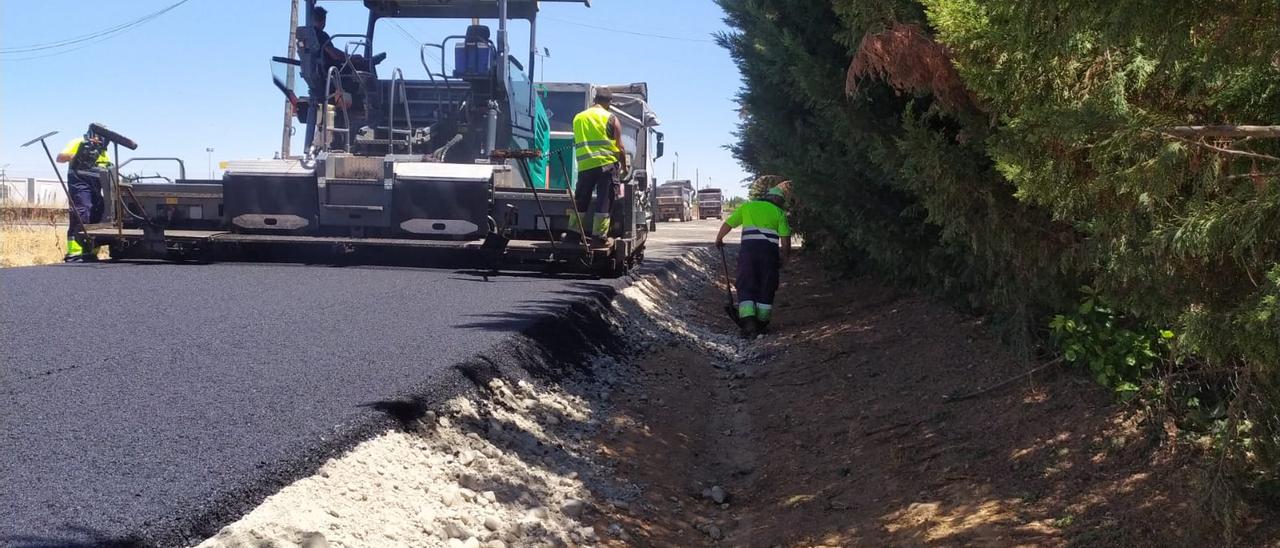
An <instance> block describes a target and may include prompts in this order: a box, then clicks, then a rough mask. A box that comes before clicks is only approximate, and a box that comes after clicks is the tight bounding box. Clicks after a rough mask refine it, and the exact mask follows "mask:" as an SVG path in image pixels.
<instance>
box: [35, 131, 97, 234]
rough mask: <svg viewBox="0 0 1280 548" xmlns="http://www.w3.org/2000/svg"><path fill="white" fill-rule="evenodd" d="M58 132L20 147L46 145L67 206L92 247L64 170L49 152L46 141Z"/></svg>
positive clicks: (46, 150)
mask: <svg viewBox="0 0 1280 548" xmlns="http://www.w3.org/2000/svg"><path fill="white" fill-rule="evenodd" d="M57 133H58V132H56V131H50V132H49V133H46V134H44V135H41V136H39V137H36V138H35V139H32V140H30V141H27V142H25V143H22V147H20V148H24V147H28V146H31V145H34V144H36V143H40V146H42V147H44V155H45V156H48V157H49V165H50V166H52V167H53V174H54V175H56V176H57V177H58V184H59V185H62V192H64V193H65V194H66V195H67V208H68V209H70V210H71V213H73V214H75V216H76V220H78V221H80V223H79V225H80V227H79V228H80V233H81V234H83V235H84V240H85V242H86V244H88V245H89V248H90V249H92V248H93V239H92V238H90V237H89V231H88V229H86V228H85V226H84V217H83V216H81V215H80V210H78V209H76V204H75V202H74V201H73V200H72V199H71V189H70V188H68V187H67V183H66V181H63V180H62V172H61V171H58V163H57V162H55V161H53V153H52V152H49V144H48V143H46V142H45V141H44V140H45V139H48V138H49V137H52V136H54V135H57Z"/></svg>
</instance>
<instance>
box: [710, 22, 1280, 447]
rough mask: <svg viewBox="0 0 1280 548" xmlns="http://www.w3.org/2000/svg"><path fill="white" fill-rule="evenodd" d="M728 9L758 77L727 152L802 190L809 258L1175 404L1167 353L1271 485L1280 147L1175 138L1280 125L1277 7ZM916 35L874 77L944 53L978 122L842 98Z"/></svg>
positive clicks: (867, 90) (742, 63) (919, 73)
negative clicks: (1056, 351) (940, 303)
mask: <svg viewBox="0 0 1280 548" xmlns="http://www.w3.org/2000/svg"><path fill="white" fill-rule="evenodd" d="M719 2H720V4H721V6H722V7H723V8H724V10H725V13H726V22H727V23H728V25H729V27H730V29H731V31H730V32H729V33H726V34H724V35H722V36H720V37H719V42H720V43H721V45H722V46H724V47H725V48H726V49H727V50H728V51H729V53H730V55H731V56H732V57H733V59H734V60H735V62H736V63H737V65H738V67H739V69H740V70H741V72H742V76H743V80H744V87H743V89H742V90H741V92H740V93H739V96H738V100H739V102H740V103H741V105H742V109H743V113H744V119H743V122H742V123H741V125H740V127H739V128H738V132H737V138H738V140H737V142H736V143H735V144H733V145H732V146H731V149H732V151H733V153H734V154H735V156H736V157H737V158H738V159H739V160H740V161H741V162H742V164H743V165H744V166H746V167H747V168H748V169H749V170H750V171H752V172H753V173H756V174H766V173H768V174H778V175H781V176H783V177H786V178H788V179H791V180H792V181H793V187H792V192H793V196H794V197H795V199H796V207H795V208H794V209H793V210H792V213H793V217H794V221H793V223H792V224H793V227H795V228H796V229H797V230H798V231H799V232H801V233H802V234H803V235H804V237H805V242H806V247H809V248H811V249H812V248H816V250H817V252H818V253H817V254H818V255H819V256H821V257H824V258H825V259H826V260H828V261H831V262H832V263H833V265H834V266H837V267H842V268H848V269H857V270H861V271H866V272H871V273H879V274H881V275H883V276H885V277H887V278H890V279H892V280H894V281H897V282H900V283H904V284H910V285H913V286H916V287H920V288H924V289H927V290H931V291H933V292H934V293H936V294H938V295H942V296H945V297H947V298H950V299H952V300H953V301H954V302H957V303H962V304H965V305H968V306H969V307H971V309H973V310H975V311H977V312H980V313H986V314H990V315H991V316H992V317H994V318H995V319H996V320H998V321H999V322H1000V325H1002V326H1003V327H1004V328H1005V332H1006V333H1008V334H1010V335H1011V340H1013V341H1016V342H1022V343H1023V344H1022V347H1023V348H1031V347H1033V346H1034V345H1036V344H1038V342H1041V341H1046V340H1051V339H1052V338H1053V337H1049V335H1054V336H1056V340H1058V341H1059V343H1060V344H1063V345H1065V346H1063V347H1062V348H1063V349H1064V350H1066V349H1071V350H1072V354H1073V355H1074V359H1073V361H1076V362H1078V363H1082V364H1086V365H1088V367H1089V368H1090V371H1091V372H1092V373H1093V374H1094V375H1095V376H1100V380H1102V381H1103V382H1105V383H1107V384H1108V385H1109V386H1113V387H1116V388H1124V389H1125V390H1122V392H1127V393H1131V392H1133V390H1132V388H1133V387H1135V386H1139V385H1143V386H1147V385H1150V386H1154V387H1160V386H1165V387H1166V389H1169V390H1173V389H1174V388H1168V387H1170V386H1172V385H1173V384H1177V383H1172V384H1162V381H1152V380H1151V379H1150V375H1152V374H1155V373H1157V372H1160V373H1164V372H1163V371H1161V370H1162V368H1161V367H1158V366H1154V365H1153V364H1156V363H1158V362H1157V358H1162V357H1165V356H1166V355H1167V356H1168V357H1169V360H1170V363H1176V364H1178V365H1177V374H1178V376H1179V378H1181V379H1184V380H1185V382H1186V383H1193V384H1194V383H1196V382H1199V383H1200V384H1204V385H1211V386H1212V387H1213V389H1212V390H1211V391H1210V392H1212V394H1198V393H1197V394H1192V395H1186V394H1175V395H1177V396H1178V397H1179V398H1182V399H1185V400H1186V401H1188V402H1190V401H1193V400H1194V401H1197V402H1201V401H1212V405H1210V406H1208V407H1211V408H1213V409H1214V412H1213V413H1212V415H1213V416H1214V417H1216V418H1214V419H1213V420H1214V421H1218V422H1219V423H1221V424H1223V425H1225V424H1227V422H1223V421H1228V419H1227V418H1224V417H1220V416H1218V410H1220V409H1221V410H1225V409H1230V410H1231V411H1230V412H1229V413H1228V412H1226V411H1222V413H1225V414H1227V415H1230V419H1229V421H1228V422H1230V423H1231V424H1237V425H1247V428H1246V430H1248V431H1249V432H1250V434H1248V435H1244V434H1241V433H1240V432H1241V430H1240V429H1239V428H1234V427H1232V428H1228V427H1225V426H1223V429H1222V431H1223V432H1224V434H1223V435H1224V436H1225V438H1224V439H1226V440H1227V441H1228V442H1229V443H1228V445H1232V444H1234V446H1235V447H1236V448H1237V449H1239V450H1240V451H1241V452H1242V453H1244V454H1248V455H1249V458H1248V459H1240V462H1252V463H1254V466H1262V467H1266V466H1271V467H1272V468H1276V469H1280V467H1277V466H1274V465H1276V464H1280V441H1277V440H1280V420H1278V419H1276V417H1280V368H1277V367H1276V364H1280V176H1278V175H1280V139H1253V140H1241V139H1195V138H1192V139H1187V138H1175V137H1171V136H1169V135H1168V134H1167V132H1165V131H1162V130H1164V129H1166V128H1169V127H1171V126H1181V125H1213V124H1280V32H1277V31H1276V29H1277V28H1280V0H1239V1H1235V2H1220V1H1215V0H1181V1H1175V2H1171V1H1168V0H1131V1H1127V2H1094V1H1091V0H1060V1H1054V2H1032V1H1027V0H884V1H879V2H866V1H862V0H719ZM903 26H910V27H911V28H915V29H920V32H923V33H924V34H927V35H928V36H927V38H929V39H931V40H932V41H933V42H936V44H929V45H930V46H932V47H930V48H928V52H923V53H922V52H917V53H921V54H920V55H911V54H910V53H912V52H906V53H907V54H901V53H903V52H885V51H878V52H877V55H874V56H863V57H865V58H870V59H879V60H881V61H883V60H886V59H892V60H896V61H901V62H903V63H908V64H910V65H911V66H887V67H886V66H879V67H877V70H880V71H882V72H883V71H893V70H902V71H904V72H903V73H901V74H898V73H893V75H895V76H900V77H899V78H888V77H886V78H885V80H886V81H894V82H898V85H900V86H903V87H904V88H907V87H908V86H905V85H904V84H903V82H915V83H917V84H919V83H921V82H927V81H928V79H927V78H924V76H927V75H928V72H927V71H928V70H931V69H930V66H931V63H933V62H934V61H936V58H937V56H938V55H939V53H938V52H939V51H943V52H945V53H944V54H943V55H947V56H949V60H947V61H948V62H950V63H951V66H953V67H954V69H955V70H954V72H951V71H947V73H946V74H945V75H943V74H941V73H935V75H938V76H940V77H941V76H945V77H946V78H948V79H951V80H954V78H955V77H956V75H957V74H958V77H959V79H960V80H961V81H962V83H963V86H964V88H965V89H966V90H967V92H968V95H969V98H970V99H971V101H970V102H971V103H972V105H973V106H972V107H971V108H955V105H954V103H955V102H954V101H953V102H952V105H951V106H950V107H948V106H947V105H944V104H941V102H939V101H937V100H935V98H934V97H933V96H932V95H931V93H932V91H931V90H934V89H943V88H944V87H945V88H946V89H950V90H954V86H953V85H950V84H953V83H954V82H948V85H947V86H940V85H937V86H932V87H931V86H929V85H916V86H914V87H910V88H909V89H894V88H892V87H890V85H889V84H888V83H886V81H880V80H876V77H874V76H865V73H864V76H863V77H862V78H861V79H860V80H858V81H857V82H856V84H857V85H856V86H852V87H851V88H850V89H853V90H855V91H856V93H854V94H852V95H846V77H847V75H848V74H847V72H846V68H848V67H849V66H850V62H851V60H853V59H859V58H863V57H859V54H860V53H864V51H863V50H862V49H861V48H863V47H879V48H885V47H908V48H909V47H920V46H919V43H920V41H919V40H918V39H915V38H918V37H919V32H917V33H916V34H915V35H912V36H913V37H915V38H913V40H914V41H913V40H898V41H894V40H889V39H881V40H877V38H878V37H884V36H891V35H892V34H893V31H894V29H899V30H900V29H901V28H902V27H903ZM900 36H901V35H900ZM913 44H914V46H913ZM937 45H941V46H943V48H941V49H939V48H938V47H937ZM922 49H923V48H922ZM925 53H927V55H926V54H925ZM913 60H914V61H913ZM912 63H914V64H912ZM873 73H875V72H874V71H873ZM904 75H905V76H904ZM1223 150H1228V151H1235V152H1236V153H1232V152H1223ZM1241 151H1247V152H1248V154H1251V155H1249V156H1246V155H1242V154H1239V152H1241ZM1081 286H1088V287H1090V288H1091V289H1090V291H1089V292H1088V293H1087V294H1084V295H1081V294H1080V293H1079V290H1078V288H1080V287H1081ZM1081 302H1085V303H1089V302H1092V303H1093V304H1092V305H1091V307H1093V308H1091V309H1090V310H1087V311H1082V310H1081V308H1080V305H1079V303H1081ZM1100 303H1105V305H1100ZM1099 309H1101V310H1105V311H1106V312H1102V311H1100V310H1099ZM1067 310H1073V312H1071V313H1061V312H1062V311H1067ZM1045 325H1050V326H1051V327H1050V329H1049V330H1047V331H1046V330H1045V329H1044V328H1043V326H1045ZM1156 325H1158V326H1167V329H1168V330H1169V331H1172V332H1176V333H1177V334H1178V337H1177V344H1176V345H1171V344H1169V340H1168V339H1165V338H1163V337H1160V336H1158V333H1157V332H1156V331H1154V330H1153V329H1152V328H1151V326H1156ZM1068 326H1070V328H1069V327H1068ZM1152 354H1154V356H1153V355H1152ZM1148 381H1150V382H1148ZM1125 383H1129V384H1125ZM1178 390H1181V389H1180V388H1178ZM1183 396H1185V397H1183ZM1246 442H1247V443H1246Z"/></svg>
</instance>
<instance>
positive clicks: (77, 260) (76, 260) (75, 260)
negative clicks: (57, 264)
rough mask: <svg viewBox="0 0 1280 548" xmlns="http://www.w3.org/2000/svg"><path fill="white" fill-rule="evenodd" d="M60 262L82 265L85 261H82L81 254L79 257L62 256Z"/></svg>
mask: <svg viewBox="0 0 1280 548" xmlns="http://www.w3.org/2000/svg"><path fill="white" fill-rule="evenodd" d="M62 262H64V263H83V262H85V261H84V254H83V253H82V254H79V255H66V256H63V257H62Z"/></svg>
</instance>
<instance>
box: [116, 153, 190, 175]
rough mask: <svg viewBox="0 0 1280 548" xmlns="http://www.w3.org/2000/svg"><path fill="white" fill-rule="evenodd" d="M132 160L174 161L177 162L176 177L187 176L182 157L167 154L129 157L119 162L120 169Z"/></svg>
mask: <svg viewBox="0 0 1280 548" xmlns="http://www.w3.org/2000/svg"><path fill="white" fill-rule="evenodd" d="M134 160H137V161H143V162H147V161H150V162H164V161H170V160H172V161H174V162H178V179H186V178H187V165H186V164H184V163H183V162H182V158H173V157H169V156H139V157H136V158H129V159H128V160H125V161H124V162H123V163H121V164H120V169H124V166H127V165H129V163H130V162H133V161H134Z"/></svg>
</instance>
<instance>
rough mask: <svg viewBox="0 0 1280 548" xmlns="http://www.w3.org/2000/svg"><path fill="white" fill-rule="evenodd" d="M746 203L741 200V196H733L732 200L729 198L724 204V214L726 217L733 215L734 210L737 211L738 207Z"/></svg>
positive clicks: (743, 199)
mask: <svg viewBox="0 0 1280 548" xmlns="http://www.w3.org/2000/svg"><path fill="white" fill-rule="evenodd" d="M746 202H747V199H746V198H743V197H742V196H734V197H732V198H729V200H728V201H726V202H725V203H724V212H725V214H726V215H728V214H730V213H733V211H734V210H736V209H738V206H741V205H742V204H744V203H746Z"/></svg>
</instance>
